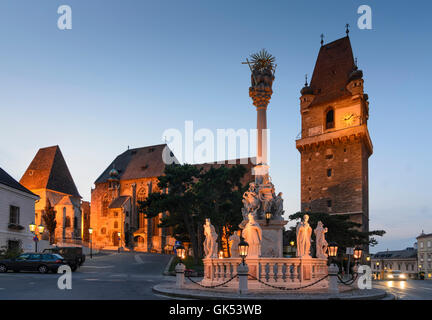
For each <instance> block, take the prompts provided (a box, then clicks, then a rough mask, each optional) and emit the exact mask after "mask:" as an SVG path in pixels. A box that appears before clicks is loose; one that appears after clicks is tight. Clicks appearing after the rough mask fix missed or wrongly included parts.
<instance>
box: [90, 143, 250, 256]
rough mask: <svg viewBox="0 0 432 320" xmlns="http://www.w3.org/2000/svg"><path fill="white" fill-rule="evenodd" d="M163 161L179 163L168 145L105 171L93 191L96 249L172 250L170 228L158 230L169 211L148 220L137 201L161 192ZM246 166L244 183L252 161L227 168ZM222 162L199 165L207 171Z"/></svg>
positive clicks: (136, 152) (134, 152)
mask: <svg viewBox="0 0 432 320" xmlns="http://www.w3.org/2000/svg"><path fill="white" fill-rule="evenodd" d="M164 159H170V161H169V162H168V163H171V162H175V163H178V160H177V159H176V158H175V156H174V154H173V153H172V152H171V150H170V149H169V147H168V146H167V145H166V144H160V145H154V146H148V147H143V148H136V149H128V150H126V151H125V152H123V153H122V154H120V155H119V156H117V157H116V158H115V159H114V161H112V162H111V163H110V164H109V166H108V167H107V168H106V169H105V170H104V172H103V173H102V174H101V175H100V176H99V177H98V178H97V179H96V181H95V188H94V189H92V191H91V206H90V208H91V215H90V219H91V220H90V226H91V228H92V229H93V233H92V235H91V241H92V243H93V247H96V248H105V249H111V250H117V249H118V248H132V247H133V248H134V250H135V251H142V252H157V253H161V252H164V251H171V250H172V248H173V246H174V243H175V239H174V237H173V235H172V233H171V230H170V228H159V227H158V224H159V223H160V220H161V219H162V218H163V217H164V216H165V215H167V214H169V213H168V212H161V213H160V214H159V216H156V217H154V218H150V219H148V218H145V216H144V214H143V213H139V212H138V201H143V200H145V199H146V198H147V196H148V195H149V194H150V193H152V192H166V190H159V188H158V177H159V176H161V175H163V174H164V170H165V166H166V164H165V162H166V161H164ZM243 163H246V164H244V165H245V166H246V167H247V169H248V170H247V174H246V175H245V177H244V181H246V180H247V182H249V181H251V179H252V178H251V172H252V159H237V160H235V161H232V162H231V161H229V162H228V161H227V162H226V163H224V165H226V166H230V165H235V164H243ZM221 165H222V164H221V163H207V164H198V165H196V166H197V167H200V168H203V169H204V170H208V169H209V168H210V167H211V166H214V167H218V166H221Z"/></svg>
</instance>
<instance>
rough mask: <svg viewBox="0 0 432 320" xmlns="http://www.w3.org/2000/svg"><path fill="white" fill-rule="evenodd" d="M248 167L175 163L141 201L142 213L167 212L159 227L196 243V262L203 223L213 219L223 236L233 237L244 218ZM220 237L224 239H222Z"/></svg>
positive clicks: (155, 214)
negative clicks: (244, 181) (197, 165)
mask: <svg viewBox="0 0 432 320" xmlns="http://www.w3.org/2000/svg"><path fill="white" fill-rule="evenodd" d="M245 172H246V169H245V167H244V166H241V165H237V166H234V167H225V166H221V167H218V168H215V167H211V168H210V169H209V170H203V169H202V168H197V167H196V166H193V165H189V164H183V165H180V164H172V165H169V166H166V167H165V171H164V175H163V176H160V177H158V180H159V183H158V187H159V190H163V192H153V193H151V194H149V196H148V198H147V199H146V200H145V201H141V202H139V212H141V213H142V214H145V216H146V218H153V217H155V216H157V215H158V214H159V213H161V212H167V213H168V214H166V215H165V216H164V217H163V218H162V219H161V221H160V224H159V227H165V228H167V227H171V228H172V230H173V235H174V237H175V238H176V239H177V240H180V241H188V242H190V243H191V245H192V250H193V252H194V257H195V259H196V261H197V260H198V259H199V258H200V257H202V256H203V248H202V242H203V227H202V226H203V224H204V222H205V219H206V218H210V219H211V222H212V224H213V225H214V226H215V228H216V230H217V231H218V234H219V235H222V234H224V232H223V231H226V232H225V233H226V236H227V237H229V235H230V234H232V232H234V231H235V230H236V229H237V228H238V227H237V226H238V224H239V223H240V222H241V220H242V215H241V207H242V202H241V200H242V195H243V192H244V186H243V185H242V184H241V179H242V177H243V175H244V174H245ZM219 240H220V239H219Z"/></svg>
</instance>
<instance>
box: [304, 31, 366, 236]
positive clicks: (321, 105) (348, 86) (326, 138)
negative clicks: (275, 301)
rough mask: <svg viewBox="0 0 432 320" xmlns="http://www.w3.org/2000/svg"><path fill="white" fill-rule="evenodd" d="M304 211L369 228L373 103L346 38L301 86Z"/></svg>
mask: <svg viewBox="0 0 432 320" xmlns="http://www.w3.org/2000/svg"><path fill="white" fill-rule="evenodd" d="M300 113H301V127H302V128H301V138H300V139H298V140H297V141H296V147H297V149H298V151H299V152H300V154H301V210H302V211H307V212H311V213H313V212H321V213H322V212H327V213H329V214H338V215H349V216H350V219H351V220H352V221H354V222H357V223H360V224H361V225H362V229H363V230H364V231H368V230H369V177H368V159H369V157H370V156H371V155H372V153H373V146H372V141H371V138H370V136H369V131H368V119H369V102H368V95H367V94H365V93H364V92H363V72H362V71H361V70H359V69H358V68H357V65H356V61H355V60H354V56H353V52H352V48H351V42H350V38H349V37H348V30H347V36H346V37H344V38H341V39H338V40H336V41H333V42H331V43H328V44H325V45H324V44H323V42H321V48H320V50H319V53H318V58H317V61H316V64H315V69H314V71H313V75H312V79H311V81H310V84H308V83H307V81H306V84H305V86H304V88H303V89H302V90H301V97H300Z"/></svg>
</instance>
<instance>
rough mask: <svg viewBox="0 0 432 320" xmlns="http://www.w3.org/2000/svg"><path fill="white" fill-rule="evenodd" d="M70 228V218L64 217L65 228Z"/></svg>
mask: <svg viewBox="0 0 432 320" xmlns="http://www.w3.org/2000/svg"><path fill="white" fill-rule="evenodd" d="M70 226H71V219H70V217H66V220H65V228H69V227H70Z"/></svg>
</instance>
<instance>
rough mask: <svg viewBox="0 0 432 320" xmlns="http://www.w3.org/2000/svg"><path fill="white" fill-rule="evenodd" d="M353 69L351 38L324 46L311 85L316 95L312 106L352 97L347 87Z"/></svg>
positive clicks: (319, 54)
mask: <svg viewBox="0 0 432 320" xmlns="http://www.w3.org/2000/svg"><path fill="white" fill-rule="evenodd" d="M353 67H354V56H353V52H352V48H351V42H350V39H349V37H344V38H341V39H338V40H336V41H333V42H330V43H327V44H326V45H324V46H322V47H321V49H320V51H319V53H318V58H317V61H316V64H315V69H314V72H313V75H312V79H311V83H310V87H311V88H312V90H313V93H314V95H315V99H314V100H313V101H312V104H311V106H313V105H318V104H321V103H326V102H330V101H332V100H335V99H338V98H341V97H345V96H350V95H351V94H350V92H349V91H348V90H347V89H346V85H347V84H348V77H349V75H350V73H351V72H352V71H353Z"/></svg>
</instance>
